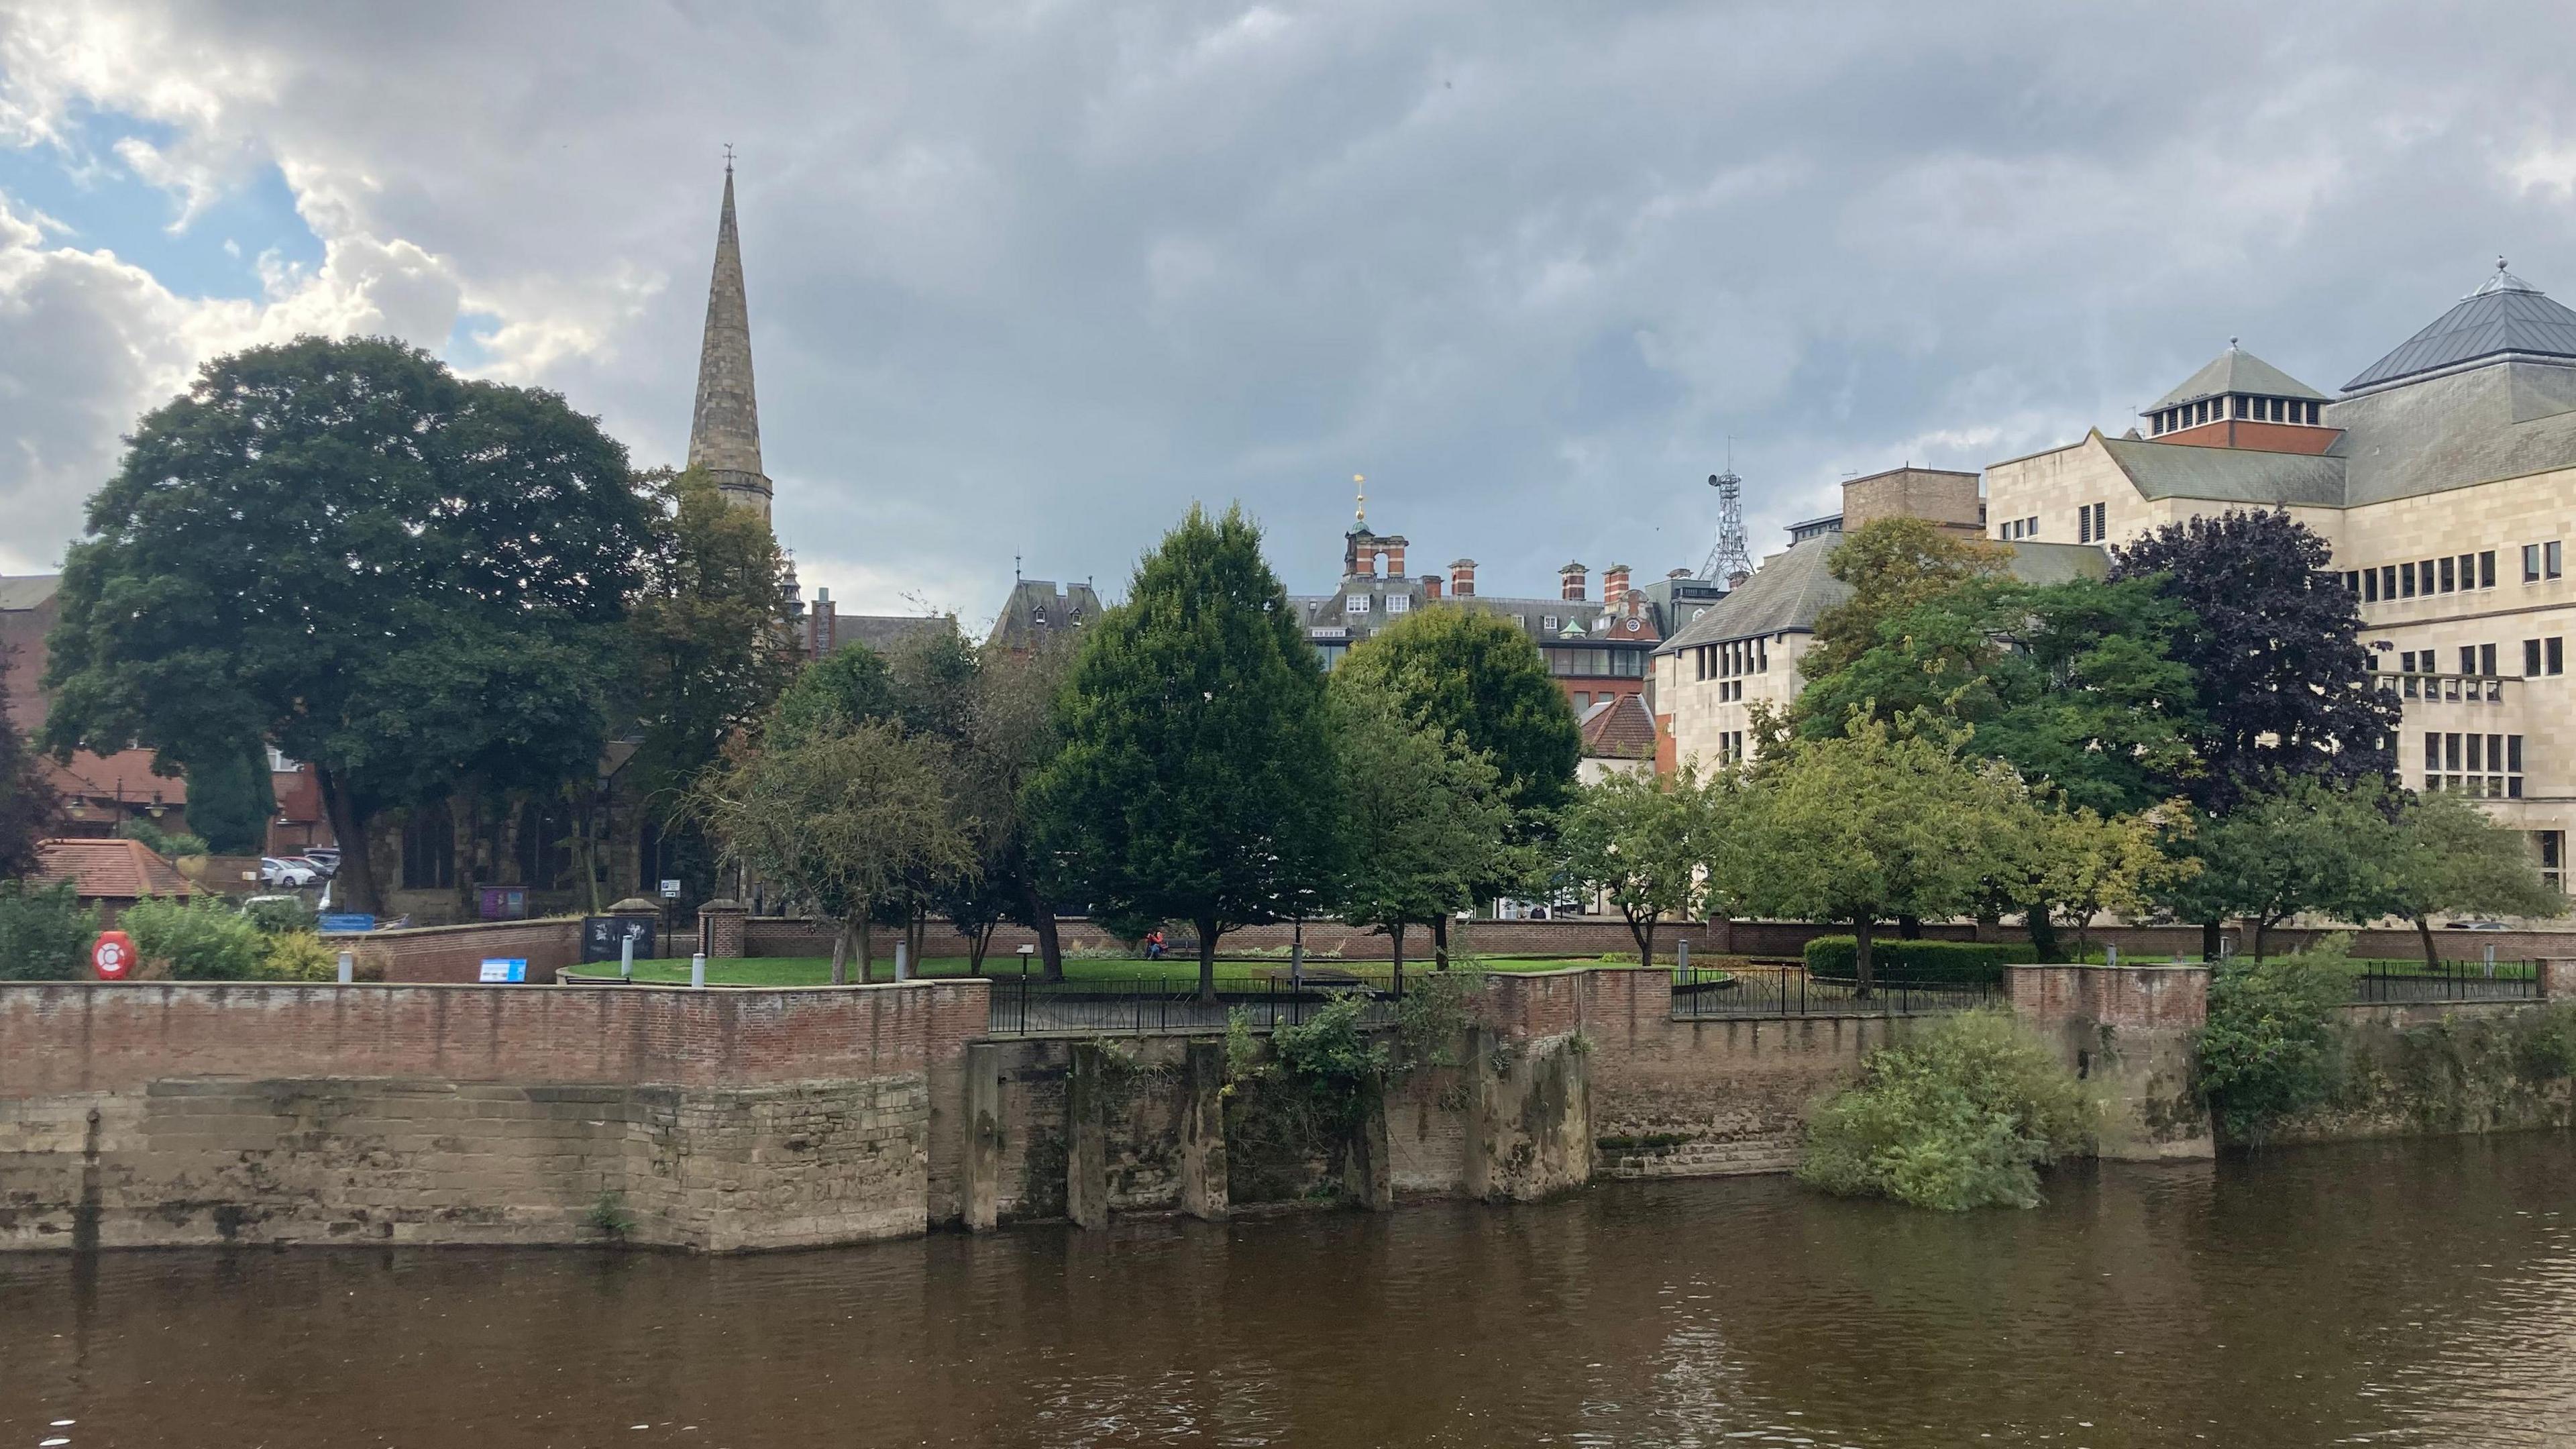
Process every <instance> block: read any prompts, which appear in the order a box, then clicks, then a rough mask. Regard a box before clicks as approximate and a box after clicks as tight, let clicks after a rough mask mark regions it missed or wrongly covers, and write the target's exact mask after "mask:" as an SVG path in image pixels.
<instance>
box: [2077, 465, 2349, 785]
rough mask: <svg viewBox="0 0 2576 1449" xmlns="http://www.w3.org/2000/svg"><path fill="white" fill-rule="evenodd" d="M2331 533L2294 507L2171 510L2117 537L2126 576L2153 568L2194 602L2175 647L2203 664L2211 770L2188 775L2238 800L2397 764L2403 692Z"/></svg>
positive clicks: (2188, 781) (2167, 588)
mask: <svg viewBox="0 0 2576 1449" xmlns="http://www.w3.org/2000/svg"><path fill="white" fill-rule="evenodd" d="M2331 556H2332V550H2330V549H2329V548H2328V547H2327V545H2326V541H2325V540H2324V539H2323V538H2321V537H2319V536H2318V535H2317V534H2316V532H2315V531H2313V530H2311V529H2309V528H2308V527H2306V526H2305V525H2304V524H2300V523H2297V522H2294V521H2293V520H2292V519H2291V518H2290V516H2289V514H2287V513H2286V512H2278V511H2275V512H2241V511H2240V512H2229V513H2224V514H2220V515H2218V516H2217V517H2215V518H2211V517H2200V518H2193V519H2190V520H2188V521H2187V522H2183V523H2169V524H2166V525H2165V526H2164V527H2162V528H2160V529H2157V530H2156V531H2155V532H2153V533H2151V534H2148V535H2147V536H2146V537H2144V538H2142V539H2139V540H2138V541H2137V542H2136V543H2133V544H2130V545H2129V546H2127V547H2125V548H2119V549H2114V550H2113V551H2112V563H2111V577H2112V578H2113V579H2114V580H2119V579H2132V578H2152V579H2153V580H2154V581H2155V587H2156V590H2157V591H2158V592H2159V593H2161V594H2162V595H2164V596H2165V597H2167V598H2169V599H2172V600H2173V601H2174V602H2176V603H2179V604H2181V605H2182V606H2183V607H2185V608H2187V609H2189V610H2190V611H2191V612H2192V614H2193V616H2194V617H2195V618H2197V619H2198V621H2199V624H2198V627H2197V628H2191V627H2186V628H2184V629H2183V630H2181V631H2180V632H2179V634H2178V637H2176V638H2175V639H2174V640H2173V641H2172V643H2171V646H2170V647H2171V648H2172V650H2173V652H2174V653H2175V654H2176V655H2177V656H2178V657H2179V658H2180V659H2181V660H2182V662H2184V663H2186V664H2188V665H2190V666H2191V669H2192V672H2193V673H2194V674H2195V675H2196V676H2198V681H2199V686H2200V688H2199V695H2200V706H2201V711H2202V716H2203V721H2204V722H2203V723H2202V724H2201V726H2200V735H2201V738H2200V739H2199V741H2198V744H2199V748H2198V751H2197V753H2198V755H2199V756H2200V760H2201V766H2202V770H2201V773H2199V774H2197V775H2194V776H2192V777H2190V778H2185V779H2179V780H2176V781H2175V782H2174V785H2175V788H2176V789H2177V790H2179V791H2180V792H2181V793H2183V794H2185V795H2186V796H2188V797H2189V798H2190V799H2191V801H2192V802H2193V803H2194V804H2196V805H2198V806H2200V807H2201V808H2202V809H2204V810H2208V811H2211V812H2214V813H2222V814H2223V813H2225V812H2226V811H2227V810H2229V809H2232V808H2233V807H2234V806H2235V805H2236V804H2237V803H2238V802H2239V801H2241V800H2243V799H2244V798H2245V797H2246V796H2247V795H2248V794H2251V793H2257V792H2259V791H2261V790H2263V789H2264V788H2265V786H2266V782H2270V781H2276V780H2277V779H2279V778H2280V777H2284V776H2315V777H2320V778H2323V779H2327V780H2331V781H2336V782H2350V781H2354V780H2358V779H2360V778H2362V777H2363V776H2369V775H2376V776H2383V777H2384V776H2386V775H2388V774H2390V773H2391V772H2392V771H2393V770H2394V769H2395V767H2396V753H2395V752H2396V748H2397V728H2398V704H2397V700H2396V698H2395V697H2394V696H2392V695H2388V694H2383V693H2381V692H2380V691H2379V690H2377V689H2375V688H2373V687H2372V686H2373V685H2374V683H2375V681H2374V680H2373V679H2372V677H2371V673H2370V669H2369V654H2368V651H2367V650H2366V649H2365V648H2364V647H2363V645H2362V643H2361V640H2360V637H2359V636H2360V631H2361V609H2360V606H2359V604H2358V603H2357V602H2356V601H2355V599H2354V597H2353V595H2352V593H2351V591H2350V590H2348V589H2346V588H2345V587H2344V586H2343V581H2342V579H2341V577H2340V576H2339V575H2337V574H2335V573H2334V572H2332V571H2331V569H2330V568H2329V563H2330V560H2331Z"/></svg>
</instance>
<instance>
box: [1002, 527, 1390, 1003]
mask: <svg viewBox="0 0 2576 1449" xmlns="http://www.w3.org/2000/svg"><path fill="white" fill-rule="evenodd" d="M1060 710H1061V712H1060V714H1059V716H1058V719H1059V724H1060V728H1061V729H1062V732H1063V736H1064V746H1063V749H1062V751H1061V752H1060V753H1059V754H1058V755H1057V756H1056V757H1055V759H1054V760H1052V761H1051V762H1049V763H1048V765H1047V766H1046V768H1045V769H1044V770H1042V771H1040V772H1039V774H1038V775H1037V777H1036V778H1035V779H1034V780H1032V781H1031V782H1030V785H1029V791H1030V805H1031V813H1032V814H1033V815H1034V816H1035V817H1036V819H1037V821H1038V822H1039V826H1040V832H1041V838H1042V840H1043V843H1044V849H1043V854H1044V858H1045V864H1046V866H1047V867H1048V871H1049V874H1050V876H1051V878H1052V879H1054V880H1056V881H1059V882H1062V883H1063V886H1064V893H1065V895H1066V898H1068V899H1071V898H1080V899H1087V900H1088V901H1089V902H1090V903H1091V904H1092V906H1093V907H1094V908H1095V909H1096V910H1098V911H1100V912H1102V913H1104V914H1105V915H1107V916H1108V917H1109V918H1111V919H1113V920H1119V921H1124V922H1127V923H1130V924H1137V925H1141V924H1144V923H1150V922H1152V921H1156V920H1166V919H1168V920H1184V921H1188V922H1190V923H1191V924H1192V925H1193V926H1195V927H1196V928H1197V931H1198V947H1199V992H1200V994H1201V995H1202V996H1203V997H1205V998H1207V999H1210V1000H1213V999H1214V998H1215V995H1216V947H1217V940H1218V937H1219V936H1221V935H1222V934H1223V933H1224V932H1226V931H1228V930H1231V929H1233V928H1234V927H1237V926H1242V925H1250V924H1254V923H1257V922H1262V921H1271V920H1277V919H1279V918H1280V917H1282V916H1283V915H1286V914H1288V913H1289V912H1290V911H1292V910H1293V909H1294V908H1295V905H1296V902H1297V901H1298V900H1299V899H1300V898H1301V897H1304V896H1307V895H1311V894H1315V893H1323V892H1328V891H1329V888H1330V886H1331V884H1332V882H1333V880H1334V879H1335V878H1336V876H1337V874H1338V870H1337V865H1338V861H1337V854H1338V851H1339V848H1340V820H1339V816H1340V808H1339V807H1340V802H1341V792H1340V790H1339V789H1338V788H1337V781H1336V778H1335V769H1334V763H1333V756H1332V737H1331V733H1330V730H1329V727H1328V725H1327V722H1326V719H1325V712H1324V676H1323V668H1322V665H1321V663H1320V662H1319V661H1318V660H1317V659H1316V657H1315V650H1314V648H1313V646H1312V645H1310V644H1308V643H1307V642H1306V640H1305V638H1304V636H1303V635H1302V634H1301V633H1300V631H1299V629H1298V627H1297V620H1296V616H1295V615H1294V613H1293V612H1292V611H1291V610H1290V609H1289V607H1288V598H1287V594H1286V592H1285V591H1284V590H1282V589H1281V588H1280V586H1279V580H1278V577H1277V576H1276V575H1274V574H1273V573H1272V572H1271V571H1270V565H1269V564H1268V563H1266V562H1264V561H1263V559H1262V556H1261V535H1260V532H1259V530H1258V529H1256V528H1255V527H1254V526H1253V525H1252V523H1251V522H1250V521H1249V520H1248V519H1246V518H1245V517H1244V516H1243V513H1242V511H1241V510H1240V509H1239V508H1238V509H1229V510H1228V511H1227V512H1226V513H1225V515H1224V516H1223V517H1221V518H1210V517H1208V516H1207V514H1206V513H1204V512H1203V511H1201V510H1200V509H1198V508H1195V507H1194V508H1192V509H1191V510H1190V513H1189V516H1188V518H1186V519H1184V520H1183V521H1182V523H1181V525H1180V526H1179V527H1177V528H1175V529H1173V530H1172V532H1171V533H1170V534H1169V535H1167V536H1166V537H1165V538H1164V540H1163V544H1162V547H1161V548H1159V549H1157V550H1156V551H1155V552H1154V553H1152V554H1149V555H1147V556H1146V558H1145V560H1144V562H1143V563H1142V564H1140V565H1139V566H1138V567H1137V570H1136V576H1135V579H1134V581H1133V582H1132V583H1131V584H1130V585H1129V588H1128V596H1127V601H1126V602H1125V603H1123V604H1121V605H1119V606H1118V607H1116V608H1114V609H1111V610H1110V611H1108V612H1107V613H1106V614H1104V615H1103V616H1102V617H1101V619H1100V621H1099V622H1098V623H1097V624H1096V625H1094V626H1092V628H1091V629H1090V631H1089V635H1088V637H1087V638H1085V640H1084V641H1083V645H1082V651H1081V654H1080V656H1079V657H1078V658H1077V659H1076V660H1075V662H1074V665H1073V670H1072V674H1071V676H1070V677H1069V678H1068V680H1067V681H1066V688H1065V691H1064V695H1063V697H1062V702H1061V706H1060Z"/></svg>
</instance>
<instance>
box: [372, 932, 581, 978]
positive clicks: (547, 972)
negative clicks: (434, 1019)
mask: <svg viewBox="0 0 2576 1449" xmlns="http://www.w3.org/2000/svg"><path fill="white" fill-rule="evenodd" d="M344 947H345V948H348V949H353V950H355V951H356V952H357V953H358V962H359V964H360V966H361V967H366V966H373V967H374V968H376V970H377V971H378V972H380V973H381V975H377V976H376V978H375V979H379V980H383V981H388V982H398V983H418V984H430V983H437V982H445V983H449V984H471V983H473V982H474V981H475V980H476V979H477V978H478V976H479V974H480V972H481V970H482V966H483V958H484V957H486V956H498V957H521V956H524V957H526V958H527V962H528V980H529V981H531V982H534V983H538V984H544V983H547V982H551V981H553V980H554V979H555V972H556V971H558V970H560V969H562V968H563V967H566V966H577V965H579V964H580V963H581V918H580V917H578V916H548V917H545V918H543V919H540V920H534V921H481V922H477V923H475V924H472V925H465V926H415V927H411V928H409V929H406V930H400V931H370V932H368V933H367V934H366V935H364V936H356V937H335V938H333V949H334V950H338V949H342V948H344Z"/></svg>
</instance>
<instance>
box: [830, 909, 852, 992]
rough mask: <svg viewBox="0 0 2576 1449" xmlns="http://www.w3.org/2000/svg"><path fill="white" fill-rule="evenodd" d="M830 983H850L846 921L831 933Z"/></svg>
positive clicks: (848, 927) (847, 924)
mask: <svg viewBox="0 0 2576 1449" xmlns="http://www.w3.org/2000/svg"><path fill="white" fill-rule="evenodd" d="M832 984H833V985H835V986H847V985H849V984H850V923H849V922H847V921H843V922H842V923H841V929H839V930H837V931H834V932H833V933H832Z"/></svg>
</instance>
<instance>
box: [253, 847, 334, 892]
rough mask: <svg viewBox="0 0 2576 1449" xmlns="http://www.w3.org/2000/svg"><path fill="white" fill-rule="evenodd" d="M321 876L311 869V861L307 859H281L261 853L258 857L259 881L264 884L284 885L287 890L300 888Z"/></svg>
mask: <svg viewBox="0 0 2576 1449" xmlns="http://www.w3.org/2000/svg"><path fill="white" fill-rule="evenodd" d="M321 878H322V877H321V875H320V874H319V873H318V872H316V871H315V870H314V869H313V863H312V862H311V861H308V860H281V859H279V858H278V857H276V856H274V855H263V856H261V857H260V858H259V883H260V884H261V885H264V886H284V887H286V888H287V889H289V890H300V889H302V888H303V887H305V886H309V885H311V884H313V883H314V882H315V881H317V880H320V879H321Z"/></svg>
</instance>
